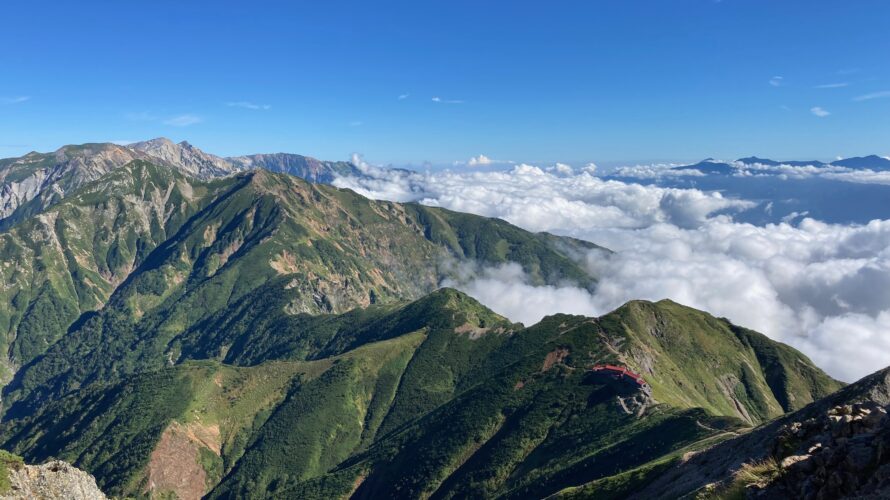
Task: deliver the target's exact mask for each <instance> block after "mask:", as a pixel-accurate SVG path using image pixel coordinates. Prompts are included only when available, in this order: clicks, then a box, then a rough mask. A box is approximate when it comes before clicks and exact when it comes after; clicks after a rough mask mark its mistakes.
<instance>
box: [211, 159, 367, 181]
mask: <svg viewBox="0 0 890 500" xmlns="http://www.w3.org/2000/svg"><path fill="white" fill-rule="evenodd" d="M227 160H228V161H230V162H232V163H233V164H234V165H236V166H238V167H239V168H241V169H245V170H248V169H254V168H265V169H266V170H271V171H273V172H282V173H285V174H290V175H295V176H297V177H301V178H303V179H306V180H307V181H310V182H318V183H322V184H330V183H332V182H333V181H334V179H335V178H336V177H337V176H338V175H353V176H359V175H361V172H360V171H359V170H358V169H357V168H356V167H355V165H353V164H352V163H349V162H344V161H337V162H334V161H321V160H316V159H315V158H310V157H308V156H302V155H295V154H289V153H276V154H258V155H250V156H237V157H233V158H227Z"/></svg>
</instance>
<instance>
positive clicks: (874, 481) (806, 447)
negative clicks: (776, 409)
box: [746, 401, 890, 500]
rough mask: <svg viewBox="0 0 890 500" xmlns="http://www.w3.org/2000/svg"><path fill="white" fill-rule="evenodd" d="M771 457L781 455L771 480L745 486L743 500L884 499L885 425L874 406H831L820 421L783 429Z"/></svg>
mask: <svg viewBox="0 0 890 500" xmlns="http://www.w3.org/2000/svg"><path fill="white" fill-rule="evenodd" d="M789 452H790V453H791V454H788V453H789ZM773 455H774V456H780V455H787V456H785V458H783V459H782V460H781V462H779V463H778V468H777V469H776V474H775V476H776V477H775V480H773V481H771V482H768V483H766V484H757V483H755V484H752V485H750V486H749V487H748V492H747V495H746V497H748V498H763V499H781V498H804V499H819V500H821V499H829V498H842V497H851V496H853V497H859V498H887V495H888V494H890V419H888V418H887V410H886V408H884V407H883V406H881V405H880V404H879V403H877V402H876V401H865V402H863V403H856V404H852V405H849V404H845V405H837V406H834V407H832V408H831V409H830V410H828V411H827V412H826V413H824V414H823V415H821V416H820V417H813V418H808V419H806V420H804V421H802V422H792V423H790V424H786V425H785V426H783V427H782V429H781V431H780V432H779V435H778V436H777V437H776V440H775V442H774V445H773Z"/></svg>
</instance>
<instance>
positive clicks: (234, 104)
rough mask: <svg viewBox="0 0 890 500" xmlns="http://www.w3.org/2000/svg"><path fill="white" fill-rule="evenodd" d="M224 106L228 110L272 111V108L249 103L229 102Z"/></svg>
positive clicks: (266, 105)
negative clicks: (228, 108)
mask: <svg viewBox="0 0 890 500" xmlns="http://www.w3.org/2000/svg"><path fill="white" fill-rule="evenodd" d="M226 106H228V107H230V108H244V109H253V110H268V109H272V106H270V105H268V104H256V103H253V102H250V101H231V102H227V103H226Z"/></svg>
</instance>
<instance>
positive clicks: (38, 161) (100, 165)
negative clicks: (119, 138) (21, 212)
mask: <svg viewBox="0 0 890 500" xmlns="http://www.w3.org/2000/svg"><path fill="white" fill-rule="evenodd" d="M145 157H146V155H144V154H141V153H139V152H137V151H133V150H130V149H127V148H125V147H122V146H117V145H114V144H84V145H82V146H65V147H62V148H60V149H58V150H57V151H55V152H53V153H46V154H40V153H29V154H27V155H25V156H23V157H21V158H15V159H10V160H2V161H0V219H2V218H5V217H8V216H9V215H10V214H12V213H13V212H15V211H16V210H17V209H18V208H19V207H20V206H22V205H24V204H26V203H28V202H30V201H31V200H34V199H35V198H42V199H43V200H42V201H43V203H42V205H44V206H48V205H50V204H52V203H53V202H54V201H57V199H61V198H62V197H64V196H65V193H67V192H69V191H72V190H74V189H76V188H78V187H80V186H82V185H84V184H86V183H88V182H92V181H94V180H96V179H98V178H99V177H102V176H103V175H105V174H107V173H108V172H110V171H112V170H114V169H116V168H118V167H121V166H123V165H126V164H127V163H129V162H131V161H133V160H136V159H139V158H145Z"/></svg>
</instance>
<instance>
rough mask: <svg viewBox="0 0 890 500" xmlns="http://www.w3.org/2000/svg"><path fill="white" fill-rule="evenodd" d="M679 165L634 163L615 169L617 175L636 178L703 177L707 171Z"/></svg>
mask: <svg viewBox="0 0 890 500" xmlns="http://www.w3.org/2000/svg"><path fill="white" fill-rule="evenodd" d="M678 167H679V166H678V165H675V164H670V163H656V164H652V165H633V166H625V167H619V168H617V169H615V173H614V174H615V175H616V176H617V177H632V178H635V179H665V178H669V177H701V176H704V175H705V173H704V172H702V171H701V170H698V169H697V168H692V167H689V168H678Z"/></svg>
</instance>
